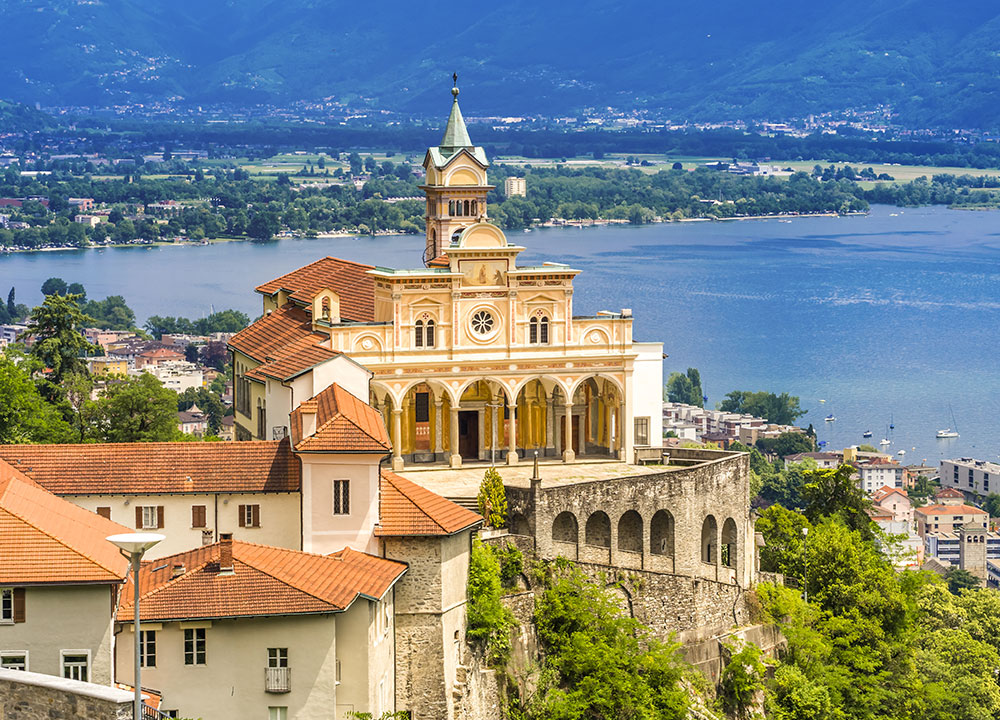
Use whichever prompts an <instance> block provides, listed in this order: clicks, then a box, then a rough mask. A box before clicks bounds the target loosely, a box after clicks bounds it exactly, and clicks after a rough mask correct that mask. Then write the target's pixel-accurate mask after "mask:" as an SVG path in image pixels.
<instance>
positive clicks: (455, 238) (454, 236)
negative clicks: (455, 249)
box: [451, 227, 465, 245]
mask: <svg viewBox="0 0 1000 720" xmlns="http://www.w3.org/2000/svg"><path fill="white" fill-rule="evenodd" d="M464 230H465V228H464V227H462V228H459V229H458V230H456V231H455V232H453V233H452V234H451V244H452V245H458V239H459V238H460V237H462V232H463V231H464Z"/></svg>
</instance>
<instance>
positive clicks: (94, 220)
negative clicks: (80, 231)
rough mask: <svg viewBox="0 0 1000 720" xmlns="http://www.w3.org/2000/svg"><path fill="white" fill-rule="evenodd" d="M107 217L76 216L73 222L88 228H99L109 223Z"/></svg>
mask: <svg viewBox="0 0 1000 720" xmlns="http://www.w3.org/2000/svg"><path fill="white" fill-rule="evenodd" d="M107 221H108V216H107V215H84V214H80V215H74V216H73V222H75V223H79V224H80V225H86V226H87V227H92V228H93V227H97V226H98V225H100V224H101V223H102V222H107Z"/></svg>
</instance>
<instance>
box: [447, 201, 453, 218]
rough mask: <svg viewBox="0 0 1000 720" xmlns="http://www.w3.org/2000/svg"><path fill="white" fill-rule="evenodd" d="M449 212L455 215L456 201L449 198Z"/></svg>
mask: <svg viewBox="0 0 1000 720" xmlns="http://www.w3.org/2000/svg"><path fill="white" fill-rule="evenodd" d="M448 214H449V215H452V216H454V215H455V201H454V200H449V201H448Z"/></svg>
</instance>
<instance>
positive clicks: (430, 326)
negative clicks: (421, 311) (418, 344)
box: [424, 320, 434, 347]
mask: <svg viewBox="0 0 1000 720" xmlns="http://www.w3.org/2000/svg"><path fill="white" fill-rule="evenodd" d="M424 344H425V345H426V346H427V347H434V321H433V320H428V321H427V329H426V330H425V331H424Z"/></svg>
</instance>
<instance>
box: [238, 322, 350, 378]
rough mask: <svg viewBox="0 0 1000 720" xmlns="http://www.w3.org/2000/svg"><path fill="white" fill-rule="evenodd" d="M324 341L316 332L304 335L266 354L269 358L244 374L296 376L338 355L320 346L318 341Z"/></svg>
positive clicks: (268, 376) (252, 375)
mask: <svg viewBox="0 0 1000 720" xmlns="http://www.w3.org/2000/svg"><path fill="white" fill-rule="evenodd" d="M324 341H326V337H325V336H323V335H319V334H318V333H310V334H309V335H305V336H303V337H301V338H299V339H298V340H294V341H292V342H290V343H289V344H288V345H286V346H285V347H284V348H283V349H281V350H276V351H275V352H274V354H273V355H269V356H268V357H269V358H271V359H268V360H267V361H266V362H264V364H263V365H261V366H259V367H255V368H254V369H253V370H250V371H249V372H247V374H246V376H247V377H248V378H250V379H251V380H262V379H264V378H272V379H274V380H291V379H292V378H295V377H298V376H299V375H301V374H302V373H304V372H305V371H306V370H310V369H312V368H314V367H316V366H317V365H319V364H320V363H323V362H326V361H327V360H332V359H333V358H335V357H338V356H339V355H340V353H339V352H335V351H333V350H330V349H329V348H325V347H322V346H321V345H320V343H321V342H324Z"/></svg>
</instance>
